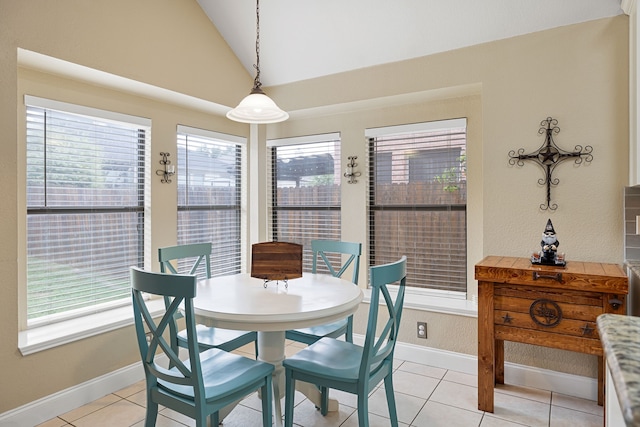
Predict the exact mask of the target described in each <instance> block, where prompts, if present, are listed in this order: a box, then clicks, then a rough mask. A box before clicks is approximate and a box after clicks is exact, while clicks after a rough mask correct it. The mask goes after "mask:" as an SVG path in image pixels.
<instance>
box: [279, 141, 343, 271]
mask: <svg viewBox="0 0 640 427" xmlns="http://www.w3.org/2000/svg"><path fill="white" fill-rule="evenodd" d="M268 146H269V147H271V149H270V155H271V161H270V164H271V177H270V179H271V200H272V203H271V218H270V219H271V233H272V236H271V237H272V239H273V240H277V241H281V242H292V243H298V244H301V245H302V246H303V270H304V271H311V256H312V255H311V240H314V239H328V240H340V235H341V231H340V179H341V176H342V175H341V173H340V135H339V134H323V135H314V136H309V137H300V138H288V139H279V140H273V141H268ZM319 271H320V268H319Z"/></svg>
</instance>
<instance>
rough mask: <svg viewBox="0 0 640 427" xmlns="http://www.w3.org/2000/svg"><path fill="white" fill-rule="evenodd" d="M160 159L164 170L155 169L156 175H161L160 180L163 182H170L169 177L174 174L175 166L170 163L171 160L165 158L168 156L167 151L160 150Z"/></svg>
mask: <svg viewBox="0 0 640 427" xmlns="http://www.w3.org/2000/svg"><path fill="white" fill-rule="evenodd" d="M160 155H161V156H162V160H160V164H161V165H162V166H164V170H162V169H158V170H157V171H156V175H158V176H161V177H162V179H161V180H160V182H161V183H163V184H168V183H170V182H171V179H170V178H171V177H172V176H173V175H175V174H176V167H175V166H174V165H172V164H171V160H169V159H167V157H169V156H170V154H169V153H164V152H161V153H160Z"/></svg>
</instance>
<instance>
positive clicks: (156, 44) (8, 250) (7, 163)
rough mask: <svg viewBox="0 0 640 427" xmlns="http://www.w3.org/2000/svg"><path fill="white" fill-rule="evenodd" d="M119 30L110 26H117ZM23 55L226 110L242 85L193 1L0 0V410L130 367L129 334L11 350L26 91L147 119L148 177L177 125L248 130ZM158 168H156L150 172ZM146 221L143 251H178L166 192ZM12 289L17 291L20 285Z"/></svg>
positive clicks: (170, 192) (19, 263)
mask: <svg viewBox="0 0 640 427" xmlns="http://www.w3.org/2000/svg"><path fill="white" fill-rule="evenodd" d="M116 23H118V24H116ZM18 48H21V49H26V50H29V51H33V52H38V53H41V54H44V55H48V56H52V57H55V58H59V59H62V60H65V61H69V62H72V63H76V64H79V65H82V66H87V67H91V68H94V69H97V70H100V71H104V72H108V73H112V74H115V75H118V76H122V77H126V78H129V79H133V80H137V81H141V82H144V83H149V84H153V85H156V86H159V87H161V88H165V89H170V90H174V91H176V92H181V93H184V94H187V95H191V96H195V97H200V98H203V99H206V100H208V101H211V102H216V103H220V104H223V105H224V104H228V105H231V104H233V103H235V102H237V100H238V99H239V98H240V97H241V96H244V95H245V94H246V93H247V92H248V90H249V89H250V88H251V83H252V79H251V76H249V74H248V73H247V72H246V71H245V70H244V68H243V67H242V66H241V65H240V63H239V61H238V60H237V59H236V57H235V56H234V55H233V54H232V52H231V50H230V49H229V47H228V46H227V44H226V43H225V42H224V40H223V39H222V38H221V37H220V35H219V34H218V32H217V31H216V30H215V28H214V27H213V26H212V25H211V23H210V21H209V20H208V19H207V17H206V16H205V15H204V13H203V12H202V10H201V9H200V7H199V6H198V4H197V3H196V2H195V1H184V0H170V1H165V2H156V1H152V0H142V1H135V2H130V1H128V0H116V1H109V2H77V1H71V0H69V1H67V0H62V1H56V2H50V1H46V0H45V1H37V0H30V1H27V2H24V1H7V0H0V129H2V132H0V146H1V147H2V152H3V156H2V158H1V159H0V165H1V166H2V170H3V175H4V177H3V179H2V181H1V184H0V198H1V199H2V201H3V203H2V204H1V206H0V217H1V218H2V222H0V230H1V234H2V236H3V245H2V247H1V248H0V275H1V276H2V278H3V280H2V283H3V285H2V290H3V298H2V299H1V300H0V301H1V302H0V324H1V325H2V329H1V331H2V332H1V333H0V334H1V337H2V345H0V365H2V366H3V369H2V381H0V413H3V412H5V411H7V410H10V409H12V408H16V407H18V406H20V405H23V404H26V403H28V402H31V401H33V400H36V399H38V398H41V397H43V396H47V395H50V394H52V393H55V392H57V391H60V390H63V389H65V388H68V387H72V386H74V385H76V384H80V383H82V382H84V381H88V380H90V379H92V378H94V377H97V376H100V375H104V374H107V373H109V372H112V371H114V370H116V369H119V368H122V367H125V366H128V365H130V364H132V363H135V362H136V361H137V360H139V353H138V349H137V347H136V344H135V340H134V338H133V337H134V331H133V328H132V327H127V328H122V329H119V330H116V331H112V332H109V333H106V334H103V335H100V336H96V337H92V338H87V339H84V340H81V341H78V342H75V343H71V344H67V345H63V346H60V347H57V348H54V349H51V350H46V351H42V352H39V353H36V354H33V355H30V356H26V357H23V356H22V355H21V354H20V352H19V350H18V330H19V325H20V324H19V315H20V313H19V312H18V301H19V298H24V292H21V291H20V290H21V289H23V288H24V279H25V272H24V262H25V260H24V257H25V246H24V230H25V229H24V216H25V206H24V203H21V202H19V200H23V199H24V182H25V181H24V168H23V167H21V166H20V165H19V160H18V159H24V151H23V147H24V145H23V142H22V141H24V103H23V94H24V93H28V94H30V95H35V96H40V97H45V98H52V99H56V100H59V101H65V102H71V103H76V104H80V105H86V106H90V107H95V108H101V109H106V110H113V111H119V112H123V113H127V114H131V115H138V116H141V117H147V118H150V119H151V120H152V123H153V125H152V126H153V129H152V132H151V160H152V164H151V165H150V167H151V168H154V165H158V164H157V161H158V160H159V159H160V157H159V154H158V153H159V152H160V151H169V152H170V153H173V154H175V151H176V137H175V134H176V125H177V124H183V125H189V126H194V127H199V128H208V129H213V130H217V131H219V132H225V133H231V134H236V135H242V134H248V129H247V127H246V126H244V125H240V124H237V123H234V122H231V121H229V120H227V119H226V118H224V117H220V116H218V117H214V116H212V115H210V114H205V113H203V112H200V111H195V110H193V109H187V108H183V107H178V106H175V105H169V104H165V103H161V102H158V101H154V100H152V99H148V98H143V97H139V96H133V95H128V94H125V93H121V92H118V91H116V90H113V89H110V88H105V87H100V86H95V85H89V84H86V83H83V82H77V81H69V80H67V79H64V78H61V77H58V76H53V75H47V74H43V73H41V72H36V71H33V70H30V69H24V68H19V66H18V62H17V49H18ZM158 166H159V165H158ZM151 204H152V206H151V207H152V210H153V215H154V222H153V223H152V229H151V231H152V233H150V234H151V235H152V238H151V240H150V242H149V243H150V246H148V247H147V248H146V251H147V253H149V254H153V256H152V257H150V258H151V259H149V260H148V264H149V265H150V266H155V265H157V261H156V258H155V253H156V252H155V251H154V250H153V249H155V248H157V247H158V246H162V245H167V244H173V243H174V242H175V224H176V212H175V210H171V209H166V206H175V204H176V193H175V185H166V184H160V181H159V179H158V180H152V188H151ZM19 283H21V284H22V288H21V287H20V285H19Z"/></svg>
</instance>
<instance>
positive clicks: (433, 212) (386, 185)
mask: <svg viewBox="0 0 640 427" xmlns="http://www.w3.org/2000/svg"><path fill="white" fill-rule="evenodd" d="M367 137H368V140H369V171H370V175H369V260H370V263H371V265H380V264H385V263H388V262H392V261H396V260H397V259H398V258H399V257H400V256H402V255H406V256H407V270H408V274H407V285H408V286H412V287H417V288H428V289H432V290H442V291H456V292H466V290H467V283H466V282H467V280H466V277H467V275H466V264H467V261H466V259H467V255H466V254H467V245H466V241H467V236H466V235H467V231H466V192H467V191H466V174H465V172H466V154H465V153H466V119H456V120H447V121H439V122H429V123H420V124H413V125H405V126H395V127H389V128H377V129H369V130H367Z"/></svg>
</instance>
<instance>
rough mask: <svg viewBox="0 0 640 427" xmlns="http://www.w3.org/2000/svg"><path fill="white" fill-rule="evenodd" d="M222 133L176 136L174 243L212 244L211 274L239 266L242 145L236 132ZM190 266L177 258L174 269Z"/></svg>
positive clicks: (200, 271)
mask: <svg viewBox="0 0 640 427" xmlns="http://www.w3.org/2000/svg"><path fill="white" fill-rule="evenodd" d="M200 133H201V132H200ZM216 136H217V137H216ZM223 137H224V135H223V134H211V135H210V136H205V135H204V134H202V135H200V134H192V133H185V132H181V133H178V141H177V143H178V160H177V161H178V170H177V182H178V244H180V245H183V244H191V243H208V242H211V243H213V245H212V253H211V257H210V258H211V274H212V276H219V275H225V274H235V273H239V272H240V270H241V256H242V245H241V241H240V239H241V227H242V225H241V215H242V212H241V202H242V188H241V173H242V155H243V154H242V153H243V150H242V144H241V143H240V142H238V138H237V137H235V138H229V140H225V139H223ZM192 261H193V260H191V263H192ZM190 265H191V264H190V263H188V262H184V263H179V264H178V271H180V272H182V271H184V269H186V270H187V271H188V269H189V267H190ZM203 269H204V267H202V268H201V269H200V270H199V271H198V276H199V277H204V274H205V272H204V270H203Z"/></svg>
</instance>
